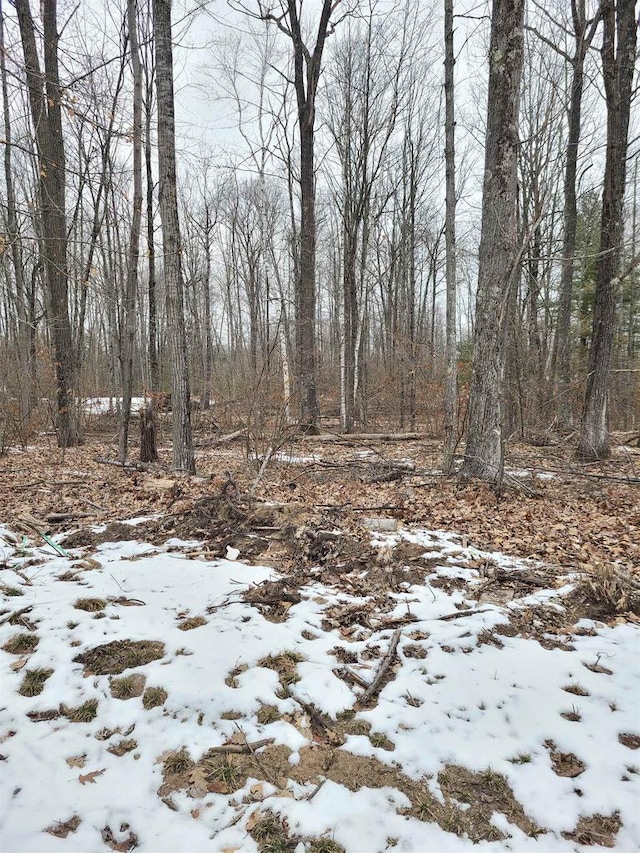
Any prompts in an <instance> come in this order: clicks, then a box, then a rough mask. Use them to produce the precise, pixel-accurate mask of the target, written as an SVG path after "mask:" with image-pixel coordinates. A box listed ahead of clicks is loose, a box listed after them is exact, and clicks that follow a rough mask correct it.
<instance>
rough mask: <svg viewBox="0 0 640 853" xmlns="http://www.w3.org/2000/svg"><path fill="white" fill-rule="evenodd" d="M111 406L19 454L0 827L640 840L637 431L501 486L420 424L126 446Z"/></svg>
mask: <svg viewBox="0 0 640 853" xmlns="http://www.w3.org/2000/svg"><path fill="white" fill-rule="evenodd" d="M98 420H99V421H100V424H101V431H97V432H95V433H94V434H90V435H89V436H88V439H87V442H86V443H85V444H84V445H83V446H82V447H80V448H74V449H71V450H66V451H60V450H58V449H57V448H55V447H54V446H52V445H49V444H48V443H47V442H46V441H45V440H44V439H43V440H41V441H40V442H39V443H38V444H37V445H36V446H31V447H26V448H23V449H15V450H11V451H10V452H9V453H8V454H7V455H5V456H4V457H2V458H0V484H1V485H0V560H1V563H0V648H1V651H0V771H1V772H0V847H1V848H2V850H6V851H8V853H9V851H11V853H13V851H16V853H17V852H18V851H49V850H60V851H65V853H66V851H83V853H86V851H100V850H109V849H111V850H116V851H127V850H133V849H140V850H143V851H149V853H156V851H158V853H160V851H167V853H173V851H176V853H178V851H179V852H180V853H182V851H201V850H202V851H204V850H207V851H220V853H223V851H242V852H243V853H244V851H247V853H250V851H261V853H284V851H296V853H303V851H307V852H308V853H339V851H343V850H344V851H347V853H374V851H383V850H391V849H396V850H403V851H412V852H413V853H430V852H431V851H433V853H440V851H468V850H470V849H471V848H472V847H473V846H474V845H475V844H478V843H482V845H483V849H487V850H495V851H505V850H511V851H516V853H520V851H522V853H527V851H538V853H553V851H577V850H578V851H583V850H586V849H587V848H589V849H594V848H597V847H608V848H613V849H615V850H618V851H622V853H627V851H634V850H637V849H638V846H637V844H638V842H637V839H638V838H639V837H640V819H639V817H638V811H637V802H638V795H639V793H640V766H639V762H638V755H639V754H640V753H638V752H637V750H638V748H639V747H640V704H639V702H640V700H639V697H640V671H639V666H638V660H639V653H640V643H639V640H640V617H639V615H638V614H639V613H640V596H639V595H638V587H639V586H640V499H639V498H640V491H639V489H640V473H639V470H640V452H639V451H638V448H634V447H628V446H625V445H623V444H619V445H617V447H616V451H615V453H614V456H613V458H612V459H611V460H610V461H608V462H607V463H605V464H601V465H597V466H578V465H577V464H576V463H575V462H574V461H573V460H572V458H571V453H570V449H569V447H568V446H566V445H561V444H558V445H556V446H553V447H544V448H540V447H530V446H525V445H519V446H515V447H512V448H510V449H509V454H508V458H507V466H506V473H505V478H504V486H505V488H504V490H503V493H502V494H501V495H500V496H497V495H496V494H495V492H494V491H492V490H491V489H489V488H486V487H484V486H482V485H479V484H461V483H458V482H456V481H455V480H452V479H446V478H444V477H443V476H442V475H441V474H440V472H439V470H438V465H439V450H440V449H439V445H438V444H437V443H436V442H431V441H422V440H418V441H403V442H390V441H389V442H387V441H376V440H368V441H366V442H363V441H360V442H342V441H340V442H330V441H321V440H318V439H314V438H305V439H299V440H297V441H291V442H289V443H287V444H286V445H285V446H283V447H282V448H280V450H279V452H278V453H276V454H274V455H273V456H272V457H271V459H270V461H269V464H268V465H267V466H266V467H265V469H264V471H263V473H262V476H261V477H260V479H259V481H258V482H257V483H256V477H257V472H258V470H259V468H260V460H259V459H258V460H257V461H256V459H255V458H253V459H252V458H248V456H249V457H251V456H252V454H248V453H247V449H246V446H245V443H244V442H243V441H242V440H240V441H236V442H228V443H218V438H216V437H215V436H213V437H211V436H206V435H205V434H204V433H202V434H200V435H199V436H198V447H197V465H198V476H197V477H185V476H181V475H174V474H172V473H171V472H170V471H169V470H168V467H166V465H163V464H162V462H161V463H160V464H159V465H157V466H151V467H150V468H148V469H147V470H137V469H136V468H134V467H132V468H126V469H123V468H121V467H117V466H115V465H110V464H107V463H106V462H105V460H106V459H112V458H113V455H114V442H113V431H111V432H109V429H110V428H111V426H110V422H109V421H108V419H107V418H103V419H101V420H100V419H98ZM267 443H268V442H267V441H265V442H264V444H265V451H264V452H266V444H267ZM253 450H254V452H255V445H254V448H253ZM258 455H260V454H258ZM161 460H163V461H164V462H165V463H166V462H168V461H170V455H169V450H168V448H161Z"/></svg>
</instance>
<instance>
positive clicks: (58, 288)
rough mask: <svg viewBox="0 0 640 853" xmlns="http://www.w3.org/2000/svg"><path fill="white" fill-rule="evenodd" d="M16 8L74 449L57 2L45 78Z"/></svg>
mask: <svg viewBox="0 0 640 853" xmlns="http://www.w3.org/2000/svg"><path fill="white" fill-rule="evenodd" d="M15 6H16V11H17V13H18V25H19V27H20V37H21V40H22V52H23V56H24V68H25V72H26V77H27V86H28V90H29V105H30V108H31V120H32V122H33V131H34V135H35V140H36V147H37V155H38V166H39V175H40V179H39V184H40V209H41V218H42V240H41V247H42V253H43V257H42V262H43V266H44V269H45V275H46V282H47V292H48V297H49V299H48V301H49V317H48V321H49V327H50V329H51V337H52V341H53V350H54V357H55V365H56V380H57V397H58V399H57V421H56V430H57V435H58V444H59V446H60V447H73V446H74V445H76V444H78V442H79V440H80V439H79V433H78V424H77V418H76V413H75V410H74V405H73V391H74V385H75V379H76V377H75V372H76V371H75V365H74V350H73V345H72V339H71V323H70V320H69V304H68V289H69V286H68V268H67V217H66V205H65V154H64V139H63V135H62V92H61V88H60V77H59V72H58V27H57V3H56V0H43V3H42V16H43V20H42V23H43V43H44V75H43V74H42V72H41V69H40V57H39V54H38V48H37V45H36V37H35V26H34V21H33V17H32V15H31V9H30V6H29V0H16V2H15Z"/></svg>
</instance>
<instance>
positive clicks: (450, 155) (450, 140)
mask: <svg viewBox="0 0 640 853" xmlns="http://www.w3.org/2000/svg"><path fill="white" fill-rule="evenodd" d="M444 47H445V56H444V99H445V123H444V134H445V140H444V160H445V194H446V198H445V226H444V227H445V255H446V261H445V263H446V282H447V308H446V312H447V319H446V339H445V350H446V362H447V374H446V387H445V395H444V462H443V468H444V472H445V473H446V474H450V473H451V469H452V467H453V454H454V451H455V444H456V433H457V424H458V336H457V317H456V298H457V287H456V160H455V152H456V148H455V128H456V123H455V112H454V106H455V100H454V93H455V90H454V78H453V72H454V65H455V56H454V51H453V0H445V3H444Z"/></svg>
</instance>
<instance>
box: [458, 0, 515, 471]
mask: <svg viewBox="0 0 640 853" xmlns="http://www.w3.org/2000/svg"><path fill="white" fill-rule="evenodd" d="M523 24H524V0H493V11H492V18H491V43H490V46H489V95H488V103H487V135H486V143H485V172H484V186H483V195H482V226H481V236H480V255H479V267H478V293H477V298H476V328H475V335H474V347H473V375H472V379H471V391H470V397H469V416H468V419H469V423H468V432H467V447H466V453H465V458H464V463H463V466H462V475H463V476H465V477H479V478H481V479H483V480H489V481H495V480H498V479H499V478H500V477H501V474H502V462H503V422H502V421H503V399H502V398H503V385H504V372H505V359H506V330H507V320H508V308H509V301H510V300H509V294H510V292H511V288H512V286H513V282H514V280H515V276H514V269H513V267H514V263H515V261H516V242H517V219H516V190H517V146H518V110H519V104H520V78H521V75H522V65H523V57H524V33H523Z"/></svg>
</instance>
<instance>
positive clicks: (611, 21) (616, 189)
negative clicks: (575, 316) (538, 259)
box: [578, 0, 636, 460]
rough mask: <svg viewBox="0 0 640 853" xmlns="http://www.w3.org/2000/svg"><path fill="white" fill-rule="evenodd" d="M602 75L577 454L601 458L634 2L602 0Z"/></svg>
mask: <svg viewBox="0 0 640 853" xmlns="http://www.w3.org/2000/svg"><path fill="white" fill-rule="evenodd" d="M601 8H602V20H603V27H604V31H603V38H602V48H601V55H602V74H603V78H604V88H605V97H606V103H607V154H606V161H605V172H604V189H603V192H602V218H601V221H600V251H599V254H598V259H597V266H596V302H595V307H594V311H593V334H592V338H591V347H590V349H589V367H588V374H587V386H586V391H585V398H584V408H583V412H582V423H581V430H580V440H579V443H578V455H579V456H580V457H581V458H582V459H585V460H597V459H605V458H606V457H607V456H609V454H610V452H611V447H610V440H609V399H608V398H609V395H608V380H609V370H610V368H611V353H612V350H613V336H614V332H615V311H616V295H617V291H618V288H619V285H620V280H619V278H618V275H619V271H620V270H619V267H620V257H621V253H622V242H623V237H624V192H625V180H626V169H627V148H628V135H629V117H630V112H631V95H632V87H633V75H634V71H635V63H636V21H635V0H617V2H614V0H602V5H601Z"/></svg>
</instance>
